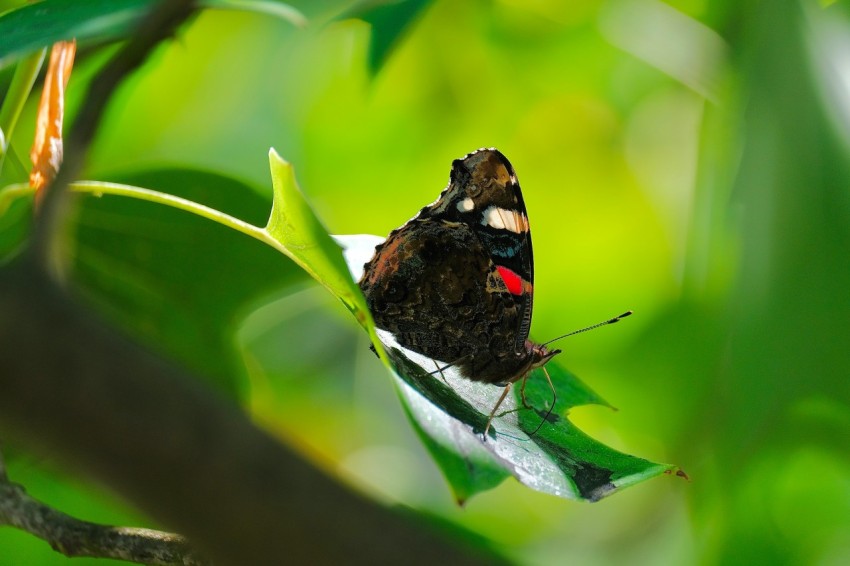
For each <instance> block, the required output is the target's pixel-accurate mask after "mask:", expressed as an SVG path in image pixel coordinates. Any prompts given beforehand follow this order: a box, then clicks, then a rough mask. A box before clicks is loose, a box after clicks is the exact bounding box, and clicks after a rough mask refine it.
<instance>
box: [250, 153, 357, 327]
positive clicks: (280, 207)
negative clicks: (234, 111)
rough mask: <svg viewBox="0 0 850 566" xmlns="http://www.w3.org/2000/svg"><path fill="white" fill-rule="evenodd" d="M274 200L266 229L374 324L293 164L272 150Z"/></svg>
mask: <svg viewBox="0 0 850 566" xmlns="http://www.w3.org/2000/svg"><path fill="white" fill-rule="evenodd" d="M269 164H270V165H271V173H272V186H273V187H274V201H273V203H272V211H271V215H270V216H269V221H268V224H267V225H266V232H267V233H268V235H269V236H271V237H272V238H273V239H274V241H275V242H277V243H278V244H279V246H278V250H279V251H281V252H283V253H284V254H286V255H287V256H289V257H290V258H291V259H292V260H293V261H294V262H295V263H297V264H298V265H300V266H301V268H302V269H304V271H306V272H307V273H309V274H310V276H311V277H313V278H314V279H315V280H316V281H318V282H319V283H321V284H322V285H324V286H325V287H327V289H328V290H329V291H330V292H331V293H333V295H334V296H335V297H337V298H339V299H340V300H341V301H342V302H343V304H344V305H345V306H346V307H347V308H348V310H350V311H351V313H352V314H354V316H355V317H356V318H357V320H358V321H359V322H360V324H361V325H362V326H363V327H364V328H367V329H368V328H369V327H370V326H371V325H372V322H371V316H370V315H369V310H368V308H367V307H366V302H365V301H364V299H363V295H362V294H361V293H360V288H359V287H358V286H357V285H356V284H355V283H354V282H353V281H352V280H351V277H350V276H349V274H348V267H347V265H346V263H345V259H344V258H343V256H342V249H341V248H340V247H339V245H338V244H337V243H336V242H335V241H334V240H333V238H331V237H330V236H329V235H328V232H327V230H326V229H325V227H324V226H322V223H321V221H320V220H319V218H318V217H317V216H316V214H315V213H314V212H313V209H312V208H311V207H310V205H309V204H308V203H307V201H306V200H305V199H304V195H303V194H302V193H301V190H300V189H299V188H298V183H297V182H296V180H295V172H294V171H293V168H292V165H290V164H289V163H288V162H286V161H284V160H283V158H282V157H280V155H278V154H277V152H276V151H275V150H274V149H272V150H270V151H269Z"/></svg>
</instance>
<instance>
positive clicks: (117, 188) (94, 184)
mask: <svg viewBox="0 0 850 566" xmlns="http://www.w3.org/2000/svg"><path fill="white" fill-rule="evenodd" d="M68 188H69V189H71V191H73V192H75V193H88V194H92V195H94V196H98V197H99V196H102V195H116V196H123V197H129V198H135V199H138V200H144V201H148V202H155V203H157V204H162V205H165V206H170V207H172V208H178V209H180V210H185V211H186V212H191V213H192V214H196V215H198V216H201V217H203V218H206V219H208V220H212V221H213V222H217V223H218V224H221V225H222V226H227V227H228V228H231V229H233V230H236V231H237V232H241V233H243V234H245V235H248V236H251V237H252V238H255V239H257V240H260V241H261V242H263V243H266V244H268V245H270V246H272V247H275V248H278V247H279V244H277V243H276V242H275V241H274V239H273V238H272V237H271V236H269V234H268V232H266V231H265V230H264V229H262V228H259V227H257V226H254V225H253V224H249V223H247V222H245V221H244V220H240V219H238V218H236V217H234V216H230V215H229V214H225V213H223V212H220V211H218V210H216V209H214V208H210V207H208V206H204V205H203V204H198V203H197V202H194V201H191V200H187V199H184V198H181V197H177V196H174V195H169V194H167V193H161V192H159V191H152V190H150V189H143V188H141V187H134V186H132V185H122V184H120V183H107V182H103V181H78V182H76V183H71V184H70V185H69V186H68Z"/></svg>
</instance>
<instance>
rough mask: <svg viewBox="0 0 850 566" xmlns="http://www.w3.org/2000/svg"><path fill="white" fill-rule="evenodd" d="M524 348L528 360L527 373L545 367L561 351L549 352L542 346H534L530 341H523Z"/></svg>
mask: <svg viewBox="0 0 850 566" xmlns="http://www.w3.org/2000/svg"><path fill="white" fill-rule="evenodd" d="M525 347H526V350H527V352H528V356H529V359H530V365H529V368H528V371H531V370H533V369H537V368H539V367H543V366H545V365H546V364H547V363H548V362H549V360H551V359H552V358H554V357H555V356H557V355H558V354H560V353H561V350H557V349H556V350H550V349H549V348H547V347H546V346H544V345H542V344H535V343H534V342H532V341H531V340H526V341H525Z"/></svg>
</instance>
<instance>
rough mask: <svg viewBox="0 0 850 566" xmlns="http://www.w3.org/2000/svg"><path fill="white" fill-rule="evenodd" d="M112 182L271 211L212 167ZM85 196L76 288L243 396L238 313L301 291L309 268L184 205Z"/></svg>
mask: <svg viewBox="0 0 850 566" xmlns="http://www.w3.org/2000/svg"><path fill="white" fill-rule="evenodd" d="M109 180H111V181H118V182H123V183H128V184H133V185H137V186H144V187H150V188H155V189H158V190H161V191H164V192H167V193H169V194H172V195H176V196H180V197H183V198H186V199H190V200H192V201H195V202H200V203H204V204H206V205H208V206H211V207H213V208H216V209H217V210H220V211H223V212H228V213H230V214H232V215H234V216H236V217H239V218H242V219H245V220H247V221H249V222H254V223H256V224H261V223H262V220H263V219H264V218H265V217H266V215H267V214H268V206H269V202H268V200H267V199H265V198H263V197H261V196H259V191H258V190H256V189H253V188H251V187H249V186H247V185H245V184H243V183H240V182H238V181H235V180H233V179H230V178H227V177H223V176H221V175H217V174H214V173H207V172H202V171H197V170H186V169H167V170H150V171H144V172H141V173H136V174H132V175H124V176H120V177H112V178H110V179H109ZM19 200H23V199H19ZM79 202H80V212H79V222H78V230H77V234H76V243H75V244H74V246H73V249H74V265H73V271H72V281H73V283H74V285H76V286H77V287H78V288H80V289H81V290H82V291H83V292H84V293H85V295H86V296H88V297H89V298H90V300H91V301H93V302H94V303H95V304H97V305H98V306H100V307H101V309H102V310H103V311H104V312H105V313H106V314H107V315H109V316H110V317H111V318H112V319H113V320H114V321H116V322H118V323H119V324H120V325H121V326H123V327H124V328H126V329H127V330H128V331H129V332H131V333H133V334H134V335H136V336H137V337H138V338H140V339H141V340H142V341H144V342H145V343H148V344H151V345H153V346H155V347H157V348H159V349H163V350H165V352H166V353H168V354H169V355H171V356H173V357H175V358H176V359H178V360H181V361H182V362H183V363H185V364H186V365H187V366H188V367H190V368H192V369H194V370H196V371H198V372H199V373H200V374H201V375H202V376H205V377H208V378H211V379H212V383H213V384H214V385H216V386H217V388H218V389H220V390H222V391H225V392H227V393H229V394H230V395H235V394H238V392H239V391H240V389H242V387H243V386H244V383H243V381H242V380H243V379H245V364H244V361H243V360H242V359H241V357H240V356H239V355H238V354H237V352H236V350H235V347H234V344H233V333H234V328H235V326H236V324H237V323H238V322H239V321H240V319H241V316H240V315H241V314H244V313H246V312H247V311H248V310H249V305H250V304H251V303H254V302H256V301H258V300H259V299H260V298H261V297H264V296H266V297H267V296H270V295H271V294H273V293H277V294H279V293H282V292H291V291H292V290H295V289H298V288H301V287H302V286H303V284H304V283H305V282H306V281H307V278H306V277H305V274H304V272H303V271H302V270H301V269H299V268H298V267H297V266H295V265H294V264H293V263H292V262H290V261H288V260H286V259H284V258H282V257H281V256H280V255H279V254H278V253H276V252H275V251H274V250H273V249H272V248H271V247H269V246H264V245H260V244H259V243H258V242H256V241H255V240H253V239H251V238H247V237H245V235H244V234H241V233H239V232H237V231H235V230H233V229H228V228H226V227H224V226H221V225H220V224H217V223H215V222H210V221H209V220H208V219H206V218H202V217H199V216H196V215H194V214H187V213H186V212H185V211H183V210H178V209H174V208H169V207H166V206H162V204H159V203H152V202H146V201H142V200H136V199H133V198H118V197H114V196H110V195H106V196H104V197H103V198H99V199H98V198H92V197H82V198H80V201H79Z"/></svg>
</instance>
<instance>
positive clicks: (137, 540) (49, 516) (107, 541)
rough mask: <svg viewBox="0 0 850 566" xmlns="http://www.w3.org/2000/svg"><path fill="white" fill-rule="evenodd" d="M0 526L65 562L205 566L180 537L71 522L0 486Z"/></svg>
mask: <svg viewBox="0 0 850 566" xmlns="http://www.w3.org/2000/svg"><path fill="white" fill-rule="evenodd" d="M0 525H9V526H12V527H16V528H18V529H21V530H24V531H27V532H29V533H30V534H33V535H35V536H37V537H38V538H40V539H42V540H44V541H46V542H47V543H49V544H50V546H51V547H52V548H53V549H54V550H56V551H57V552H61V553H62V554H64V555H65V556H68V557H77V556H93V557H95V558H114V559H118V560H127V561H129V562H137V563H139V564H154V565H163V566H169V565H175V564H183V565H186V566H203V565H206V564H209V562H207V561H206V560H204V559H203V558H201V557H200V556H198V555H197V554H196V553H195V552H194V551H193V550H192V549H191V548H190V547H189V544H188V543H187V542H186V539H184V538H183V537H181V536H180V535H174V534H170V533H164V532H161V531H154V530H150V529H135V528H129V527H112V526H108V525H98V524H95V523H89V522H88V521H81V520H79V519H75V518H74V517H71V516H70V515H66V514H65V513H61V512H59V511H57V510H55V509H53V508H51V507H48V506H47V505H45V504H43V503H41V502H39V501H38V500H36V499H34V498H32V497H30V496H29V495H27V493H26V491H25V490H24V488H23V487H21V486H20V485H17V484H14V483H10V482H8V481H5V480H2V481H0Z"/></svg>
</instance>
